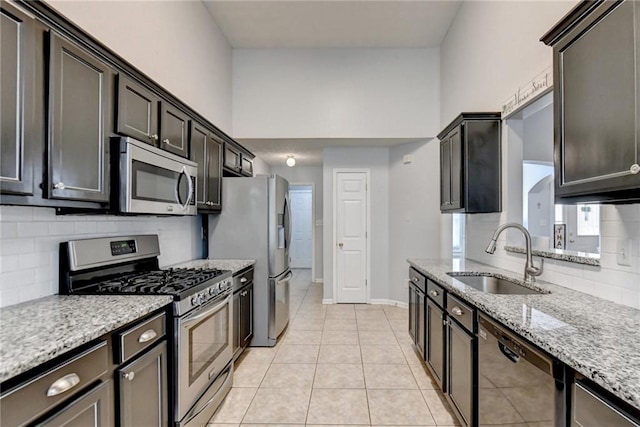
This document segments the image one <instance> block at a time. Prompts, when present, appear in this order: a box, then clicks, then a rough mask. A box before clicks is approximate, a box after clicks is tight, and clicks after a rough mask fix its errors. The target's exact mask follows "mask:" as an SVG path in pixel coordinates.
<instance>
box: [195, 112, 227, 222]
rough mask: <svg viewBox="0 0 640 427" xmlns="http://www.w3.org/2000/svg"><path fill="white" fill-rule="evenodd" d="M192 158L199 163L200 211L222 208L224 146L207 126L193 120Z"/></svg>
mask: <svg viewBox="0 0 640 427" xmlns="http://www.w3.org/2000/svg"><path fill="white" fill-rule="evenodd" d="M190 139H191V160H193V161H194V162H196V163H198V179H197V183H196V203H197V205H198V211H201V210H202V211H220V210H221V209H222V146H223V143H222V141H220V140H219V139H218V138H217V137H216V136H215V134H214V133H213V132H212V131H211V130H209V129H208V128H207V127H206V126H204V125H202V124H200V123H198V122H196V121H191V138H190Z"/></svg>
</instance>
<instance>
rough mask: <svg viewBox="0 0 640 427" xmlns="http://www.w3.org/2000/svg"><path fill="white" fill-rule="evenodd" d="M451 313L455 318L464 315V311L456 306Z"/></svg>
mask: <svg viewBox="0 0 640 427" xmlns="http://www.w3.org/2000/svg"><path fill="white" fill-rule="evenodd" d="M451 312H452V313H453V314H455V315H456V316H462V315H463V314H464V311H462V309H461V308H460V307H458V306H455V307H453V308H452V309H451Z"/></svg>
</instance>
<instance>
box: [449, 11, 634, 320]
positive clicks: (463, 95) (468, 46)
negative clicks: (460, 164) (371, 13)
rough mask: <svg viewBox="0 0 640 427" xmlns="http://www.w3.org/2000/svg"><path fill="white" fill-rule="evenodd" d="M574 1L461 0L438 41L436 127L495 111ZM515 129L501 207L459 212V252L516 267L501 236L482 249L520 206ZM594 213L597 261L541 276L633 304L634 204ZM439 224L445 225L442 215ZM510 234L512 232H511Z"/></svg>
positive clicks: (534, 63) (535, 65)
mask: <svg viewBox="0 0 640 427" xmlns="http://www.w3.org/2000/svg"><path fill="white" fill-rule="evenodd" d="M574 5H575V3H574V2H564V1H559V2H464V3H463V5H462V7H461V8H460V11H459V13H458V16H457V17H456V19H455V21H454V23H453V25H452V26H451V28H450V30H449V33H448V34H447V36H446V38H445V40H444V42H443V44H442V46H441V53H442V57H441V63H442V69H441V76H442V78H441V84H442V87H441V90H442V93H443V94H446V96H444V97H443V98H442V103H441V118H442V125H446V123H448V122H449V121H450V120H451V119H453V117H454V116H455V115H457V114H458V113H459V112H461V111H474V110H477V111H483V110H484V111H500V108H501V103H502V101H504V100H505V99H506V98H507V96H509V94H510V93H512V92H514V91H515V90H516V89H517V88H518V87H519V86H521V85H523V84H525V83H526V82H528V81H529V80H531V79H532V78H533V77H535V76H536V75H537V74H538V73H540V72H541V71H543V70H544V69H545V68H547V67H548V66H550V65H551V62H552V57H551V48H549V47H546V46H545V45H544V44H542V43H541V42H539V41H538V39H539V38H540V36H541V35H542V34H543V33H545V32H546V31H547V30H548V29H550V28H551V27H552V26H553V24H555V22H557V21H558V20H559V19H560V18H562V16H563V15H564V14H565V13H566V12H567V11H568V10H569V9H570V8H571V7H573V6H574ZM522 134H523V130H522V129H518V130H517V132H514V131H511V130H510V129H509V128H508V127H507V126H505V125H504V124H503V133H502V136H503V145H502V148H503V181H502V187H503V188H502V191H503V193H502V194H503V212H502V213H496V214H482V215H467V216H466V248H467V253H466V255H467V257H469V258H472V259H476V260H478V261H481V262H485V263H488V264H493V265H496V266H499V267H502V268H505V269H508V270H511V271H514V272H522V271H523V269H524V258H523V256H522V255H518V254H512V253H507V252H505V251H504V250H503V249H502V246H504V243H505V242H506V240H505V236H504V235H503V236H501V241H500V242H499V245H498V247H499V249H498V250H497V251H496V253H495V255H488V254H486V253H485V252H484V248H485V247H486V244H487V242H488V241H489V239H490V238H491V235H492V234H493V231H494V230H495V228H496V227H497V226H498V224H500V223H502V222H506V221H509V220H516V221H518V222H520V221H521V216H520V215H521V208H520V210H519V209H518V208H517V207H516V204H517V205H520V204H521V197H522V196H521V193H522V189H521V186H522V179H521V177H518V176H517V173H516V172H514V170H516V169H517V170H520V171H521V167H520V168H515V167H514V165H515V162H516V161H518V160H517V159H520V160H521V159H522V143H521V141H519V139H521V137H522ZM520 173H521V172H520ZM601 215H602V217H601V235H602V240H601V242H602V245H601V267H588V266H582V265H580V264H573V263H567V262H562V261H552V260H545V267H544V269H545V272H544V273H543V275H542V279H543V280H549V281H551V282H554V283H557V284H559V285H562V286H567V287H570V288H573V289H577V290H580V291H583V292H587V293H590V294H593V295H597V296H600V297H603V298H606V299H609V300H612V301H615V302H618V303H622V304H626V305H630V306H632V307H638V308H640V205H637V204H635V205H626V206H604V207H603V209H602V213H601ZM442 223H443V225H445V226H446V225H447V223H448V217H447V216H444V215H443V221H442ZM443 229H444V228H443ZM449 233H450V232H449ZM443 234H444V235H446V234H447V230H446V229H445V230H444V231H443ZM512 238H513V239H518V238H519V237H518V236H517V233H515V232H513V233H512V234H511V236H510V238H509V241H511V239H512ZM520 239H521V238H520ZM618 239H631V240H632V241H633V253H632V265H631V266H630V267H625V266H619V265H617V263H616V256H615V252H616V241H617V240H618ZM443 243H445V242H443ZM443 246H444V245H443Z"/></svg>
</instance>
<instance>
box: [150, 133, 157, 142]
mask: <svg viewBox="0 0 640 427" xmlns="http://www.w3.org/2000/svg"><path fill="white" fill-rule="evenodd" d="M151 139H153V140H154V141H157V140H158V134H157V133H154V134H152V135H151Z"/></svg>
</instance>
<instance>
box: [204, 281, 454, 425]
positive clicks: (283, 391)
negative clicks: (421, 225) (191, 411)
mask: <svg viewBox="0 0 640 427" xmlns="http://www.w3.org/2000/svg"><path fill="white" fill-rule="evenodd" d="M290 309H291V319H290V322H289V327H288V328H287V330H286V331H285V333H284V334H283V336H282V337H281V338H280V339H279V340H278V345H276V346H275V347H273V348H259V347H253V348H252V347H250V348H248V349H247V350H245V352H244V353H243V355H242V356H241V357H240V358H239V359H238V361H237V362H236V365H235V374H234V378H233V381H234V384H233V389H232V390H231V392H229V395H228V396H227V398H226V399H225V401H224V403H223V404H222V406H221V407H220V409H219V410H218V412H217V413H216V415H214V417H213V419H212V420H211V422H210V424H209V427H237V426H240V425H242V427H248V426H251V425H257V426H260V427H265V425H266V424H271V425H279V424H286V425H287V426H288V427H294V426H303V425H318V426H320V425H333V426H336V425H365V426H366V425H372V426H400V425H402V426H453V425H458V423H457V421H456V420H455V417H454V416H453V415H452V414H451V410H450V408H449V406H448V404H447V402H446V400H445V399H444V396H443V395H442V393H441V392H439V391H438V390H437V386H436V385H435V383H434V382H433V380H432V379H431V377H430V376H429V374H428V373H427V372H426V370H425V368H424V366H423V365H422V363H421V361H420V359H419V356H417V355H416V353H415V351H414V350H413V347H412V346H411V341H410V339H409V335H408V333H407V322H408V320H407V316H408V313H407V310H406V309H404V308H399V307H395V306H388V305H358V304H337V305H323V304H322V285H321V284H315V283H311V274H310V270H294V277H293V280H292V284H291V307H290Z"/></svg>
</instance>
